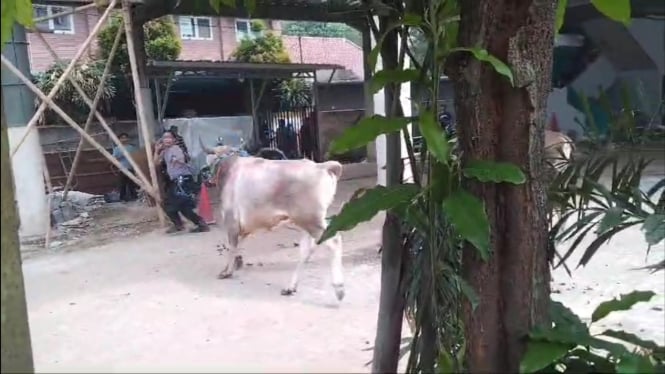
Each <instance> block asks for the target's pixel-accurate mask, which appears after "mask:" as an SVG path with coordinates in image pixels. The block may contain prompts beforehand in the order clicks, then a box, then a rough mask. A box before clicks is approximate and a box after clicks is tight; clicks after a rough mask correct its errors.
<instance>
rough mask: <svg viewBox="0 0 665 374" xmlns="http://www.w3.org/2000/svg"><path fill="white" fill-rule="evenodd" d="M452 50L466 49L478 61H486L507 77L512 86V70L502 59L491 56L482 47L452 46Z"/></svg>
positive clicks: (513, 83)
mask: <svg viewBox="0 0 665 374" xmlns="http://www.w3.org/2000/svg"><path fill="white" fill-rule="evenodd" d="M454 51H466V52H470V53H471V54H472V55H473V57H475V58H476V59H477V60H478V61H482V62H486V63H488V64H490V65H492V67H493V68H494V70H495V71H496V72H497V73H499V74H501V75H503V76H504V77H506V78H508V80H509V81H510V85H511V86H514V85H515V79H514V78H513V72H512V71H511V70H510V68H509V67H508V65H506V64H505V63H504V62H503V61H501V60H499V59H498V58H496V57H494V56H492V55H491V54H489V52H487V50H486V49H483V48H463V47H458V48H453V49H452V50H451V52H454Z"/></svg>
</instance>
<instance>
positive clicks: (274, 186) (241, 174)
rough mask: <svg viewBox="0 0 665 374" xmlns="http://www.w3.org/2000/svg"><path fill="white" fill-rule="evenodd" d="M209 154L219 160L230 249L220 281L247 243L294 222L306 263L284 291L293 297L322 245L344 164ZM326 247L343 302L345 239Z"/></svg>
mask: <svg viewBox="0 0 665 374" xmlns="http://www.w3.org/2000/svg"><path fill="white" fill-rule="evenodd" d="M204 150H206V152H207V153H208V154H209V157H208V160H209V161H213V159H214V160H216V161H214V162H215V163H217V165H215V166H216V168H217V172H216V173H215V174H216V176H215V179H216V182H217V183H218V186H219V187H220V190H221V192H220V194H221V197H220V203H221V204H220V205H221V220H220V221H221V223H222V226H223V228H224V230H226V233H227V236H228V243H229V246H230V248H229V249H230V253H229V256H228V259H227V261H226V265H225V266H224V268H223V269H222V271H221V273H220V274H219V278H220V279H223V278H228V277H230V276H231V275H232V274H233V271H234V270H235V269H236V258H237V257H238V255H237V248H238V244H239V242H240V241H241V240H242V239H244V238H245V237H247V236H248V235H250V234H253V233H255V232H256V231H258V230H261V229H267V230H271V229H273V228H274V227H276V226H278V225H280V224H282V223H286V222H289V223H292V224H294V225H295V226H297V227H298V228H300V229H301V230H302V231H303V234H304V235H303V237H302V239H301V240H300V246H299V249H300V260H299V262H298V265H297V267H296V269H295V272H294V273H293V276H292V278H291V282H290V283H289V284H288V286H287V287H286V288H285V289H283V290H282V295H292V294H293V293H294V292H296V288H297V286H298V279H299V277H300V273H301V271H302V269H303V267H304V265H305V263H307V262H308V260H309V258H310V257H311V255H312V251H313V249H314V247H315V245H316V240H317V239H318V238H320V237H321V234H322V233H323V232H324V230H325V229H326V214H327V211H328V208H329V207H330V205H331V204H332V202H333V198H334V197H335V193H336V192H337V181H338V180H339V178H340V176H341V174H342V164H340V163H339V162H337V161H327V162H323V163H316V162H313V161H310V160H307V159H301V160H266V159H263V158H259V157H238V156H237V155H230V156H227V157H224V158H219V157H215V156H220V154H221V153H222V152H219V153H217V154H214V152H211V151H212V149H206V148H204ZM218 151H222V150H221V149H219V150H218ZM211 153H212V154H211ZM210 156H213V157H210ZM322 244H323V245H325V246H326V247H328V248H329V249H330V250H331V252H332V261H331V270H332V285H333V288H334V290H335V295H336V296H337V299H338V300H341V299H342V298H343V297H344V277H343V270H342V239H341V236H340V235H336V236H334V237H333V238H331V239H328V240H327V241H325V242H324V243H322Z"/></svg>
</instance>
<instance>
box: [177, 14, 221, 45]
mask: <svg viewBox="0 0 665 374" xmlns="http://www.w3.org/2000/svg"><path fill="white" fill-rule="evenodd" d="M185 18H186V19H188V20H189V22H190V23H191V25H192V32H193V35H192V36H185V35H183V34H182V27H181V24H182V23H181V20H183V19H185ZM202 19H204V20H207V21H208V30H210V36H209V37H201V32H200V29H199V27H200V26H199V20H202ZM212 29H213V25H212V17H200V16H179V17H178V31H179V32H180V39H182V40H214V36H213V32H212Z"/></svg>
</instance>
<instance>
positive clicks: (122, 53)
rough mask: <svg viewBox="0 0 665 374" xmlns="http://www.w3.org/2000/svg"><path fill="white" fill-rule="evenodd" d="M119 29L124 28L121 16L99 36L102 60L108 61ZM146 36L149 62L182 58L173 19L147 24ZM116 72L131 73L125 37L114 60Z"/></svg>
mask: <svg viewBox="0 0 665 374" xmlns="http://www.w3.org/2000/svg"><path fill="white" fill-rule="evenodd" d="M119 28H124V24H123V19H122V16H121V15H118V14H116V15H113V16H112V17H111V20H110V21H109V23H108V25H107V26H106V27H104V28H103V29H102V30H101V31H100V32H99V35H98V36H97V43H98V46H99V54H100V56H99V57H100V58H101V59H103V60H106V59H108V57H109V56H108V54H109V52H111V49H112V46H113V41H114V39H115V36H116V34H117V32H118V29H119ZM143 32H144V35H145V39H144V41H145V53H146V58H147V59H148V60H155V61H173V60H176V59H177V58H178V56H180V51H181V50H182V42H181V41H180V37H179V36H178V32H177V30H176V26H175V23H174V22H173V18H172V17H170V16H164V17H161V18H157V19H154V20H151V21H148V22H146V23H145V24H144V25H143ZM113 67H114V68H115V70H120V71H123V72H128V71H129V55H128V54H127V38H126V36H124V35H123V37H122V39H121V41H120V47H119V48H118V51H117V52H116V55H115V58H114V59H113Z"/></svg>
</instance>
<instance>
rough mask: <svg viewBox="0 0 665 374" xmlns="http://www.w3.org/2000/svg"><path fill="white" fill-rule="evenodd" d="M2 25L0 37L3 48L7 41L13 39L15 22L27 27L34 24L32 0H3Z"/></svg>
mask: <svg viewBox="0 0 665 374" xmlns="http://www.w3.org/2000/svg"><path fill="white" fill-rule="evenodd" d="M1 5H2V20H1V23H2V26H1V28H0V33H2V35H1V36H0V39H1V41H2V47H1V48H2V49H3V50H4V49H5V43H7V42H9V41H10V40H12V32H13V31H14V22H16V23H18V24H20V25H23V26H25V27H32V26H33V19H32V0H7V1H2V4H1Z"/></svg>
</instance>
